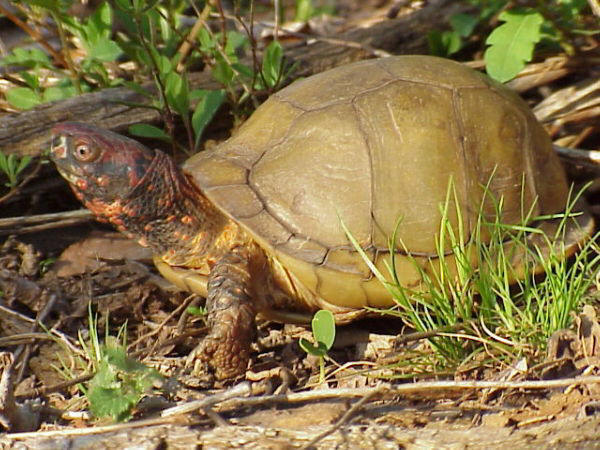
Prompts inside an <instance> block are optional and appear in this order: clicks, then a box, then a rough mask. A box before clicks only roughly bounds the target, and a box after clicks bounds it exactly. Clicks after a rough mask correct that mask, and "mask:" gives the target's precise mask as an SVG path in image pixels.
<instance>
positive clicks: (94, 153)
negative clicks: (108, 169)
mask: <svg viewBox="0 0 600 450" xmlns="http://www.w3.org/2000/svg"><path fill="white" fill-rule="evenodd" d="M98 153H99V152H98V149H97V148H95V147H90V146H89V144H87V143H85V142H80V143H78V144H76V145H75V149H74V150H73V155H74V156H75V158H76V159H77V160H78V161H81V162H92V161H94V160H95V159H96V158H97V157H98Z"/></svg>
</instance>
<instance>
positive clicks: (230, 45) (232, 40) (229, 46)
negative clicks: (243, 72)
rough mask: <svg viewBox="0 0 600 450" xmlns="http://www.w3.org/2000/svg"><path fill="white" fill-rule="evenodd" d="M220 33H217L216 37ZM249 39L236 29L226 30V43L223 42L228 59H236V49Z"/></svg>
mask: <svg viewBox="0 0 600 450" xmlns="http://www.w3.org/2000/svg"><path fill="white" fill-rule="evenodd" d="M219 35H220V34H217V37H218V36H219ZM248 44H249V41H248V38H247V37H246V35H245V34H242V33H238V32H237V31H228V32H227V43H226V44H225V53H226V54H227V56H229V58H230V59H232V60H233V59H235V60H237V57H235V56H236V51H237V50H238V49H239V48H241V47H243V46H245V45H248Z"/></svg>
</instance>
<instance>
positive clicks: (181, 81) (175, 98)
mask: <svg viewBox="0 0 600 450" xmlns="http://www.w3.org/2000/svg"><path fill="white" fill-rule="evenodd" d="M165 95H166V97H167V101H168V102H169V106H171V108H173V109H174V110H175V111H176V112H177V113H178V114H179V115H180V116H182V117H187V116H188V114H189V110H190V103H189V94H188V84H187V80H186V79H185V78H183V77H182V76H181V75H179V74H178V73H177V72H171V73H169V74H168V75H167V77H166V78H165Z"/></svg>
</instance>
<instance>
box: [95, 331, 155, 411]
mask: <svg viewBox="0 0 600 450" xmlns="http://www.w3.org/2000/svg"><path fill="white" fill-rule="evenodd" d="M160 378H161V377H160V375H159V374H158V372H156V371H155V370H154V369H151V368H149V367H147V366H145V365H144V364H142V363H140V362H139V361H136V360H134V359H133V358H130V357H128V356H127V351H126V349H125V346H124V344H118V343H116V342H115V343H113V344H105V345H103V346H102V347H101V349H100V364H99V366H98V370H97V371H96V375H94V378H92V379H91V380H90V382H89V384H88V391H87V393H86V396H87V398H88V401H89V402H90V411H91V412H92V414H94V416H96V417H111V418H112V419H113V420H115V421H124V420H128V419H129V418H130V417H131V412H132V411H133V408H135V406H136V405H137V404H138V403H139V401H140V400H141V398H142V396H143V395H144V393H145V392H146V391H147V390H148V389H150V388H151V387H152V385H153V384H154V382H155V381H156V380H159V379H160Z"/></svg>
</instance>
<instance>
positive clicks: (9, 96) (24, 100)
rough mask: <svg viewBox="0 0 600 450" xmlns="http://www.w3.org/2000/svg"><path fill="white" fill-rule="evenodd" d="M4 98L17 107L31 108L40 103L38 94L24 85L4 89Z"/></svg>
mask: <svg viewBox="0 0 600 450" xmlns="http://www.w3.org/2000/svg"><path fill="white" fill-rule="evenodd" d="M6 100H7V101H8V103H10V104H11V105H12V106H14V107H15V108H19V109H31V108H33V107H34V106H37V105H39V104H40V103H42V99H41V98H40V96H39V95H38V94H37V93H36V92H35V91H33V90H32V89H30V88H26V87H17V88H13V89H10V90H8V91H6Z"/></svg>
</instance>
